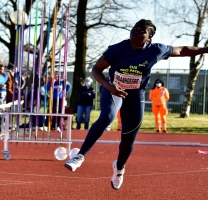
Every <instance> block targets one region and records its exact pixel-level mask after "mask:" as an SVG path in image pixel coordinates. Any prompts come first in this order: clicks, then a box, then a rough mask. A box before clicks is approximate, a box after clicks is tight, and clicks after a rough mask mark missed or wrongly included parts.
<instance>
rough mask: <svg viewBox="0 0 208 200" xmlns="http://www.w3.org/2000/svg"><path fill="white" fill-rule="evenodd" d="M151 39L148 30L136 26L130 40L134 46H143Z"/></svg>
mask: <svg viewBox="0 0 208 200" xmlns="http://www.w3.org/2000/svg"><path fill="white" fill-rule="evenodd" d="M151 38H152V36H151V35H150V34H149V30H148V28H144V27H141V26H134V27H133V29H132V30H131V32H130V40H131V42H132V43H133V44H142V43H145V42H146V41H147V40H149V39H151Z"/></svg>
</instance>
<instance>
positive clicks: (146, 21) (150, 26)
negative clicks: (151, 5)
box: [135, 19, 156, 36]
mask: <svg viewBox="0 0 208 200" xmlns="http://www.w3.org/2000/svg"><path fill="white" fill-rule="evenodd" d="M135 26H141V27H143V28H146V29H148V31H149V33H150V35H151V36H153V35H154V34H155V32H156V26H155V25H154V24H153V23H152V21H151V20H149V19H141V20H139V21H138V22H137V23H136V24H135Z"/></svg>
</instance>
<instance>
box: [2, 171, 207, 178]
mask: <svg viewBox="0 0 208 200" xmlns="http://www.w3.org/2000/svg"><path fill="white" fill-rule="evenodd" d="M202 172H203V173H204V172H208V170H193V171H179V172H161V173H150V174H134V175H125V176H126V177H127V176H131V177H141V176H156V175H170V174H189V173H202ZM0 174H8V175H18V176H36V177H48V178H66V179H83V180H85V179H86V180H90V179H92V180H93V179H109V178H111V177H89V178H86V177H73V176H54V175H47V174H45V175H43V174H21V173H9V172H0Z"/></svg>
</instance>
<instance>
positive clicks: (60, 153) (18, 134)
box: [0, 112, 73, 160]
mask: <svg viewBox="0 0 208 200" xmlns="http://www.w3.org/2000/svg"><path fill="white" fill-rule="evenodd" d="M0 115H1V116H2V117H4V120H2V121H4V123H5V126H2V127H5V129H4V130H1V133H2V134H3V135H4V138H3V141H4V151H3V154H4V158H5V159H6V160H10V158H11V155H10V153H9V142H15V143H36V144H38V143H48V144H49V143H54V144H61V145H62V144H66V145H67V146H66V148H64V147H59V148H57V149H56V150H55V151H54V155H55V157H56V158H57V159H58V160H64V159H66V157H67V156H69V153H70V150H71V143H72V140H71V123H72V117H73V115H68V114H54V113H51V114H49V113H24V112H11V113H0ZM10 115H16V116H21V115H22V116H24V115H33V116H55V117H67V131H66V137H65V138H63V130H61V129H59V130H58V132H59V134H60V137H59V139H58V138H57V130H55V132H54V135H55V137H53V138H52V137H51V131H50V130H48V131H45V129H44V127H43V129H42V138H41V137H39V135H38V131H37V127H35V134H33V130H34V129H33V128H32V130H30V129H28V128H24V129H23V130H22V129H20V128H19V126H18V127H16V128H15V130H9V123H10V122H9V119H10ZM28 131H29V132H28ZM45 133H47V136H48V137H45V136H44V135H45ZM33 135H34V137H33Z"/></svg>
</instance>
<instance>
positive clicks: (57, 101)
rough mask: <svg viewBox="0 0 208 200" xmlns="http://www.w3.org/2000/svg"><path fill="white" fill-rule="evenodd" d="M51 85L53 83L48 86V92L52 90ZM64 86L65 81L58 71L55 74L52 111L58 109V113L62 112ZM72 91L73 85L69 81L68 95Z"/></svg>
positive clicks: (67, 85)
mask: <svg viewBox="0 0 208 200" xmlns="http://www.w3.org/2000/svg"><path fill="white" fill-rule="evenodd" d="M50 85H51V82H50V81H49V82H48V84H47V90H48V91H49V90H50ZM63 86H64V80H61V79H60V75H59V72H58V71H56V72H55V77H54V89H53V106H52V110H53V111H57V110H56V108H58V113H61V112H62V99H63ZM70 89H71V85H70V83H69V82H68V81H67V82H66V94H68V93H69V91H70ZM57 105H58V107H57ZM55 113H56V112H55ZM58 122H60V117H58ZM53 128H54V127H53Z"/></svg>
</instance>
